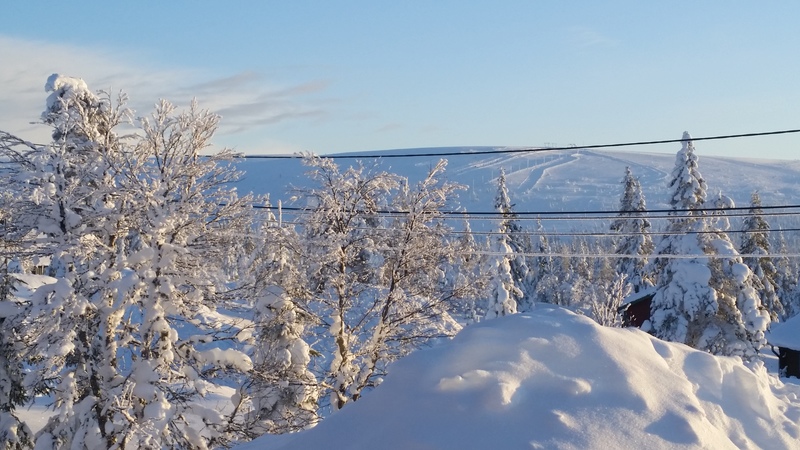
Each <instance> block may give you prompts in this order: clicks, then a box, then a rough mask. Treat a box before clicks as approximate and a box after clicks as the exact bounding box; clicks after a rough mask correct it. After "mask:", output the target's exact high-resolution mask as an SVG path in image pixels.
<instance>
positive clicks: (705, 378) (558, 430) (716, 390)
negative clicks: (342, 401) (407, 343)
mask: <svg viewBox="0 0 800 450" xmlns="http://www.w3.org/2000/svg"><path fill="white" fill-rule="evenodd" d="M799 395H800V386H797V385H792V384H785V385H784V384H783V383H782V382H781V381H780V380H779V379H777V378H776V377H775V376H774V375H769V374H768V373H767V371H766V369H765V368H764V366H763V365H762V364H761V363H756V364H755V365H754V366H753V367H752V368H748V367H747V366H746V365H744V364H742V363H741V362H740V361H739V360H738V359H734V358H720V357H715V356H712V355H709V354H707V353H703V352H700V351H696V350H693V349H691V348H689V347H686V346H684V345H680V344H673V343H667V342H662V341H660V340H658V339H655V338H653V337H651V336H650V335H648V334H646V333H643V332H641V331H639V330H636V329H615V328H604V327H601V326H599V325H597V324H596V323H595V322H593V321H592V320H590V319H588V318H586V317H583V316H580V315H576V314H574V313H572V312H570V311H567V310H564V309H560V308H555V307H552V306H549V305H543V304H539V305H537V308H536V310H535V311H534V312H532V313H527V314H518V315H513V316H508V317H503V318H499V319H496V320H491V321H487V322H484V323H481V324H478V325H472V326H469V327H467V328H466V329H465V330H464V331H462V332H461V333H460V334H459V335H458V336H456V337H455V338H454V339H453V340H452V341H449V342H446V343H444V344H442V345H440V346H438V347H435V348H432V349H427V350H422V351H418V352H416V353H415V354H412V355H411V356H409V357H407V358H406V359H403V360H401V361H399V362H398V363H396V364H395V365H394V366H393V367H392V368H391V370H390V374H389V376H388V377H387V379H386V381H385V382H384V383H383V384H382V385H381V386H380V387H378V388H376V389H375V390H374V391H372V392H370V393H369V394H368V395H366V396H365V397H364V398H363V399H361V400H359V401H358V402H356V403H355V404H352V405H349V406H347V407H346V408H345V409H343V410H342V411H340V412H338V413H335V414H333V415H332V416H330V417H328V418H327V419H325V420H324V421H323V422H322V423H321V424H320V425H319V426H317V427H316V428H314V429H311V430H308V431H305V432H301V433H298V434H296V435H290V436H265V437H262V438H260V439H257V440H255V441H253V442H251V443H248V444H244V445H242V446H240V447H238V449H239V450H250V449H261V448H268V449H273V448H280V449H329V448H337V449H365V450H366V449H376V448H380V449H398V450H399V449H403V450H408V449H489V448H503V449H517V448H520V449H521V448H528V449H530V448H533V449H609V448H615V449H624V448H631V449H640V448H647V449H675V448H693V449H694V448H714V449H727V448H730V449H746V448H770V449H781V448H785V449H790V448H791V449H796V448H798V445H800V444H798V439H800V425H799V423H800V400H798V396H799Z"/></svg>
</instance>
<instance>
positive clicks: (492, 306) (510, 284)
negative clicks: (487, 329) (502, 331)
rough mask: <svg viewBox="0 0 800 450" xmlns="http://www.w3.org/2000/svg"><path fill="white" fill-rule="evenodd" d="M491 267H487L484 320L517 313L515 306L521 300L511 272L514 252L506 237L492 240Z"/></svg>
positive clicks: (520, 294) (519, 291)
mask: <svg viewBox="0 0 800 450" xmlns="http://www.w3.org/2000/svg"><path fill="white" fill-rule="evenodd" d="M493 243H494V245H493V246H492V249H491V253H492V259H491V262H492V265H491V266H490V267H489V269H488V270H489V272H490V273H489V304H488V306H487V307H486V315H485V316H484V318H485V319H494V318H496V317H501V316H507V315H509V314H516V313H517V305H518V304H519V301H520V299H521V298H522V291H521V290H520V289H519V288H518V287H517V285H516V284H515V283H514V278H513V275H512V271H511V260H512V259H513V258H514V252H513V251H512V250H511V246H510V245H508V243H507V242H506V236H505V235H504V234H499V235H498V236H495V238H494V239H493Z"/></svg>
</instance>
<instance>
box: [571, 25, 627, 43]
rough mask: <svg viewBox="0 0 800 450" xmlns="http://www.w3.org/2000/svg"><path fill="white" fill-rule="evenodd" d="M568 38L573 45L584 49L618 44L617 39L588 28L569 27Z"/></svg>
mask: <svg viewBox="0 0 800 450" xmlns="http://www.w3.org/2000/svg"><path fill="white" fill-rule="evenodd" d="M567 36H569V41H570V43H571V44H572V45H574V46H575V47H578V48H582V49H585V48H591V47H599V46H610V45H616V44H617V41H616V40H615V39H612V38H611V37H609V36H606V35H604V34H602V33H599V32H598V31H596V30H593V29H591V28H587V27H577V26H576V27H569V28H568V29H567Z"/></svg>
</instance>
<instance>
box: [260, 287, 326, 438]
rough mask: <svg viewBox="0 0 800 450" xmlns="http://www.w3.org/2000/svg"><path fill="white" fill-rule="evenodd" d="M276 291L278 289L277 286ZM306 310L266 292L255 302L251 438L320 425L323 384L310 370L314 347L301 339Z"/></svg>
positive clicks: (277, 294)
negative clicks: (318, 423) (319, 411)
mask: <svg viewBox="0 0 800 450" xmlns="http://www.w3.org/2000/svg"><path fill="white" fill-rule="evenodd" d="M274 289H278V288H274ZM304 315H306V313H305V312H304V311H302V310H301V309H300V308H298V307H297V305H296V304H295V303H294V302H293V301H292V299H291V298H289V296H288V295H286V294H285V293H282V292H280V293H273V292H267V293H266V294H265V295H264V296H263V297H262V298H261V299H259V301H258V302H257V304H256V315H255V323H256V324H257V326H256V333H257V336H256V345H255V355H254V358H253V365H254V367H253V376H252V379H251V381H250V382H249V384H248V386H247V388H248V391H249V397H250V398H251V402H252V411H251V412H250V413H249V414H248V416H247V418H246V425H247V431H248V433H250V434H251V435H252V436H253V437H256V436H259V435H261V434H264V433H286V432H292V431H299V430H301V429H303V428H306V427H309V426H312V425H314V424H316V423H317V421H318V420H319V416H318V415H317V409H318V405H317V402H318V400H319V395H320V386H319V383H318V382H317V379H316V377H315V376H314V374H313V373H312V372H311V371H310V370H309V363H310V361H311V348H310V347H309V345H308V344H307V343H306V342H305V341H304V340H303V335H304V326H305V323H308V322H310V320H309V318H303V316H304Z"/></svg>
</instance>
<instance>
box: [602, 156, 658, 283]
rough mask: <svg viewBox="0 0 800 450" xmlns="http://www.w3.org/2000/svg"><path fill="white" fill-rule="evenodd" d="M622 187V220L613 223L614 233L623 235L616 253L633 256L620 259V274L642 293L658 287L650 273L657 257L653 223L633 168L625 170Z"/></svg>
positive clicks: (618, 268) (617, 267)
mask: <svg viewBox="0 0 800 450" xmlns="http://www.w3.org/2000/svg"><path fill="white" fill-rule="evenodd" d="M622 185H623V189H622V197H621V198H620V202H619V209H620V213H619V218H617V219H616V220H614V222H612V223H611V231H615V232H617V233H619V234H620V235H621V237H620V240H619V241H618V242H617V244H616V248H615V250H614V252H615V253H616V254H618V255H631V256H630V257H621V258H619V259H617V263H616V271H617V273H620V274H624V275H625V277H626V279H627V282H628V283H630V284H631V287H632V288H633V292H639V291H640V290H642V289H646V288H649V287H652V286H653V284H654V283H653V276H652V274H650V273H648V272H647V268H648V264H647V257H648V256H650V255H651V254H652V253H653V248H654V245H653V240H652V239H651V238H650V221H649V220H647V217H646V216H645V214H646V213H647V205H646V204H645V199H644V194H643V193H642V185H641V183H640V182H639V180H638V179H637V178H636V177H634V176H633V172H631V168H630V167H626V168H625V177H624V178H623V179H622Z"/></svg>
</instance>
